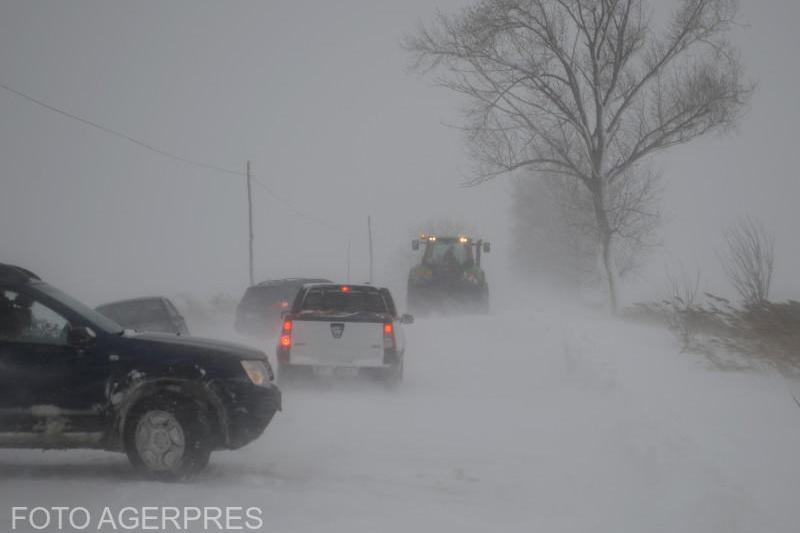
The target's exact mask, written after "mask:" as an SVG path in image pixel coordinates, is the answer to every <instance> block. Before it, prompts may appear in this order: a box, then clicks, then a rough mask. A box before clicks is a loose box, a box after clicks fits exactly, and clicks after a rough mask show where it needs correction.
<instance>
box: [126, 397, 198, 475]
mask: <svg viewBox="0 0 800 533" xmlns="http://www.w3.org/2000/svg"><path fill="white" fill-rule="evenodd" d="M210 436H211V431H210V424H209V423H208V417H207V415H206V413H205V411H204V410H203V409H201V408H199V406H198V405H197V404H196V403H194V402H191V401H189V400H187V399H183V398H177V397H158V398H153V399H147V400H145V401H143V402H142V403H140V404H139V405H138V406H137V407H136V408H135V410H134V412H133V413H132V414H131V415H129V417H128V421H127V423H126V428H125V452H126V454H127V455H128V459H129V460H130V462H131V464H132V465H133V466H134V467H135V468H136V469H137V470H138V471H139V472H141V473H142V474H143V475H145V476H146V477H148V478H151V479H157V480H162V481H182V480H186V479H189V478H191V477H192V476H194V475H195V474H197V473H198V472H200V471H201V470H203V469H204V468H205V467H206V466H207V465H208V461H209V458H210V456H211V449H212V445H211V439H210Z"/></svg>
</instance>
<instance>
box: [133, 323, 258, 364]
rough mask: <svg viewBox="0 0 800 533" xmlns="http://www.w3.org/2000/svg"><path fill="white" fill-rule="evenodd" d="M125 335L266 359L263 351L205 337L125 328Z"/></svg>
mask: <svg viewBox="0 0 800 533" xmlns="http://www.w3.org/2000/svg"><path fill="white" fill-rule="evenodd" d="M125 336H126V337H127V338H129V339H131V340H133V341H144V342H155V343H158V344H161V345H171V346H176V347H182V348H190V349H193V350H199V351H203V352H207V353H214V354H217V355H222V356H230V357H235V358H237V359H266V357H267V356H266V354H264V352H262V351H261V350H258V349H256V348H252V347H250V346H245V345H244V344H236V343H234V342H228V341H221V340H217V339H205V338H201V337H192V336H189V335H173V334H170V333H152V332H141V333H140V332H131V331H127V330H126V332H125Z"/></svg>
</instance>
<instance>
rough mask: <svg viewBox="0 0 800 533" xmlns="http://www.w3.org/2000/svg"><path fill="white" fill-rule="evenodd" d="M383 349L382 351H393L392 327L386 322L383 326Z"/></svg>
mask: <svg viewBox="0 0 800 533" xmlns="http://www.w3.org/2000/svg"><path fill="white" fill-rule="evenodd" d="M383 349H384V351H392V350H394V349H395V339H394V325H393V324H392V323H391V322H386V323H385V324H384V325H383Z"/></svg>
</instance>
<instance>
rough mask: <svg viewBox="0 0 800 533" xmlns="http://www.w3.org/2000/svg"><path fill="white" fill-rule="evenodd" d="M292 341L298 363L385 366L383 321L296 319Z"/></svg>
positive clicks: (294, 358) (295, 361) (294, 357)
mask: <svg viewBox="0 0 800 533" xmlns="http://www.w3.org/2000/svg"><path fill="white" fill-rule="evenodd" d="M292 340H293V342H292V355H291V361H292V364H295V365H314V366H345V367H348V366H349V367H373V366H382V365H383V323H376V322H345V321H336V320H331V321H325V320H302V319H295V320H294V321H293V327H292Z"/></svg>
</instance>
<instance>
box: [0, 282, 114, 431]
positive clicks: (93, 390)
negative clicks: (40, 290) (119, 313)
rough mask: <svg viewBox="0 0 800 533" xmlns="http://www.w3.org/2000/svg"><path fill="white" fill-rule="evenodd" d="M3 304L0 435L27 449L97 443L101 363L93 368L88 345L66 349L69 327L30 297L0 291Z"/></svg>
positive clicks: (101, 395)
mask: <svg viewBox="0 0 800 533" xmlns="http://www.w3.org/2000/svg"><path fill="white" fill-rule="evenodd" d="M9 304H10V308H11V314H10V315H7V316H13V318H12V319H11V320H8V319H7V318H5V317H0V322H2V323H4V324H5V326H6V327H3V328H1V329H0V391H2V392H0V431H2V432H3V433H6V435H5V437H6V438H10V439H12V440H15V441H17V443H18V444H25V445H27V446H35V445H41V446H43V447H51V446H53V447H58V446H64V445H67V444H69V445H74V444H77V443H76V442H75V440H76V439H86V440H95V439H98V440H99V439H100V438H101V437H102V435H103V427H104V421H105V420H104V415H105V410H104V406H105V404H106V403H107V402H106V401H105V377H106V376H107V370H108V368H107V363H106V365H103V364H99V365H98V364H97V363H98V361H97V360H96V358H95V356H96V354H95V351H96V349H95V347H93V346H92V347H86V348H80V347H76V346H71V345H70V344H69V342H68V340H67V339H68V335H69V331H70V328H71V327H73V325H72V324H70V322H69V320H68V319H67V318H65V317H64V314H62V313H60V312H59V311H56V310H55V309H53V308H52V307H50V306H48V305H46V304H44V303H42V302H41V301H40V300H39V299H38V298H37V297H36V296H35V295H32V294H26V293H25V292H23V291H20V290H16V289H4V288H2V287H0V305H3V306H5V307H9ZM2 439H3V435H0V444H4V443H3V442H2ZM5 444H6V445H8V444H9V443H5ZM11 444H14V443H13V442H12V443H11ZM84 444H87V443H84Z"/></svg>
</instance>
